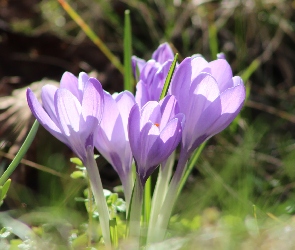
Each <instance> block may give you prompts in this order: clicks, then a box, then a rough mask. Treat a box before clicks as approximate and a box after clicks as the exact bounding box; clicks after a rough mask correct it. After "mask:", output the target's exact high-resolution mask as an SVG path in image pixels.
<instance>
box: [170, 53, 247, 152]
mask: <svg viewBox="0 0 295 250" xmlns="http://www.w3.org/2000/svg"><path fill="white" fill-rule="evenodd" d="M170 93H171V94H173V95H175V96H176V98H177V100H178V103H179V107H180V111H181V112H182V113H184V114H185V116H186V123H185V126H184V128H183V136H182V147H184V148H185V149H186V150H187V151H189V152H192V151H193V150H194V149H196V148H197V147H198V146H199V145H200V144H201V143H202V142H204V141H205V140H207V139H208V138H210V137H211V136H213V135H215V134H217V133H219V132H221V131H222V130H223V129H225V128H226V127H227V126H228V125H229V124H230V123H231V122H232V121H233V119H234V118H235V117H236V116H237V114H238V113H239V112H240V110H241V108H242V105H243V103H244V100H245V87H244V84H243V81H242V79H241V78H240V77H238V76H235V77H233V75H232V70H231V67H230V65H229V64H228V63H227V61H226V60H224V59H218V60H215V61H212V62H209V63H208V62H207V61H206V60H205V59H204V58H202V57H194V58H186V59H185V60H183V62H182V63H181V64H180V65H179V66H178V68H177V69H176V70H175V73H174V75H173V78H172V81H171V86H170Z"/></svg>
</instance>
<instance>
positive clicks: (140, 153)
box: [128, 95, 184, 185]
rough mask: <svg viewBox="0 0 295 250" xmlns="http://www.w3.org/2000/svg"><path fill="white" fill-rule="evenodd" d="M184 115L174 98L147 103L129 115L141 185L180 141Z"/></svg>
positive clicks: (131, 140) (129, 127) (167, 97)
mask: <svg viewBox="0 0 295 250" xmlns="http://www.w3.org/2000/svg"><path fill="white" fill-rule="evenodd" d="M183 123H184V115H183V114H182V113H179V107H178V105H177V101H176V99H175V97H174V96H171V95H170V96H166V97H165V98H164V99H162V100H161V101H160V102H159V103H158V102H156V101H150V102H148V103H146V105H144V107H143V108H142V109H141V110H140V108H139V106H138V105H137V104H136V105H134V106H133V108H132V109H131V112H130V115H129V123H128V132H129V140H130V146H131V150H132V153H133V156H134V159H135V162H136V170H137V174H138V176H139V178H140V181H141V183H142V184H143V185H144V183H145V182H146V180H147V178H148V177H149V176H150V175H151V174H152V172H153V171H154V170H155V169H156V167H157V166H158V165H159V164H160V163H161V162H163V161H164V160H166V159H167V158H168V157H169V155H170V154H171V153H172V152H173V151H174V150H175V148H176V147H177V145H178V144H179V142H180V140H181V134H182V126H183Z"/></svg>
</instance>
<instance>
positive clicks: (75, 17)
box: [58, 0, 124, 74]
mask: <svg viewBox="0 0 295 250" xmlns="http://www.w3.org/2000/svg"><path fill="white" fill-rule="evenodd" d="M58 2H59V3H60V5H61V6H62V7H63V8H64V10H65V11H66V12H67V13H68V14H69V16H70V17H71V18H72V19H73V20H74V21H75V22H76V23H77V24H78V25H79V26H80V28H81V29H82V30H83V31H84V32H85V34H86V35H87V36H88V37H89V38H90V40H91V41H92V42H93V43H94V44H95V45H96V46H97V47H98V48H99V49H100V50H101V51H102V53H104V55H105V56H106V57H107V58H108V59H109V60H110V61H111V62H112V64H113V65H114V66H115V67H116V68H117V69H118V70H119V71H120V72H121V73H122V74H124V67H123V65H122V64H121V63H120V61H119V59H118V58H117V57H116V56H115V55H114V54H113V53H112V52H111V51H110V50H109V49H108V47H107V46H106V45H105V44H104V42H103V41H102V40H101V39H100V38H99V37H98V36H97V35H96V34H95V33H94V32H93V30H92V29H91V28H90V27H89V26H88V25H87V24H86V23H85V22H84V20H83V19H82V18H81V17H80V16H79V14H78V13H77V12H76V11H75V10H74V9H73V8H72V7H71V6H70V5H69V4H68V3H67V2H66V1H65V0H58Z"/></svg>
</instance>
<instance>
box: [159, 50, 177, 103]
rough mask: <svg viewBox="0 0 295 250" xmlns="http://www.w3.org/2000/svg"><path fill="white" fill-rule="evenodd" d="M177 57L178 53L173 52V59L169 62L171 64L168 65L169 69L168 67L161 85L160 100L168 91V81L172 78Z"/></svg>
mask: <svg viewBox="0 0 295 250" xmlns="http://www.w3.org/2000/svg"><path fill="white" fill-rule="evenodd" d="M177 58H178V53H176V54H175V57H174V60H173V62H172V64H171V66H170V69H169V72H168V75H167V77H166V80H165V84H164V87H163V90H162V93H161V96H160V100H162V99H163V98H164V97H165V96H166V94H167V92H168V89H169V86H170V82H171V79H172V76H173V73H174V70H175V67H176V63H177Z"/></svg>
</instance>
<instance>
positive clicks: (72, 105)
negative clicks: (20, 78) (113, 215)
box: [27, 43, 245, 243]
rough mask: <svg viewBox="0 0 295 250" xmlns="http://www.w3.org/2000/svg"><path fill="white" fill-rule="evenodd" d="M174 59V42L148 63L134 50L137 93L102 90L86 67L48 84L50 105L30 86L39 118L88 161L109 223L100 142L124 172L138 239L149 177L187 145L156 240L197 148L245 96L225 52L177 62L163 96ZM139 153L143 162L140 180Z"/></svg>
mask: <svg viewBox="0 0 295 250" xmlns="http://www.w3.org/2000/svg"><path fill="white" fill-rule="evenodd" d="M173 58H174V55H173V52H172V50H171V48H170V46H169V45H168V44H167V43H165V44H162V45H161V46H160V47H159V48H158V49H157V50H156V51H155V52H154V54H153V58H152V59H151V60H149V61H147V62H146V61H144V60H142V59H139V58H136V57H133V59H132V62H133V70H134V74H135V76H136V78H138V80H139V81H138V83H137V86H136V88H137V91H136V94H135V96H134V95H133V94H132V93H130V92H128V91H124V92H122V93H119V94H114V95H110V94H109V93H107V92H106V91H103V90H102V87H101V84H100V83H99V81H97V80H96V79H94V78H90V77H88V75H87V74H85V73H80V75H79V78H76V77H75V76H73V75H72V74H70V73H65V74H64V75H63V77H62V79H61V83H60V88H59V89H57V88H56V87H53V86H49V85H47V86H45V87H43V89H42V104H43V106H41V104H40V103H39V102H38V100H37V98H36V97H35V96H34V94H33V93H32V91H31V90H30V89H28V91H27V99H28V104H29V107H30V109H31V111H32V113H33V114H34V116H35V117H36V119H37V120H38V121H39V122H40V123H41V124H42V125H43V126H44V127H45V128H46V129H47V130H48V131H49V132H50V133H51V134H52V135H53V136H55V137H56V138H57V139H59V140H60V141H62V142H63V143H65V144H66V145H68V146H69V147H70V148H71V149H72V150H73V151H74V152H75V153H76V154H77V155H78V156H79V157H80V158H81V160H82V161H83V163H84V165H85V166H86V169H87V171H88V173H89V178H90V182H91V187H92V191H93V193H94V197H95V199H96V202H97V206H98V207H99V208H100V211H99V213H100V218H101V217H103V216H104V217H106V218H105V219H102V218H101V224H103V225H102V227H103V228H108V226H109V224H108V223H109V222H108V218H109V217H108V214H107V211H106V210H107V206H106V204H105V200H104V201H103V195H102V184H101V180H100V177H99V172H98V170H97V166H96V165H95V161H94V160H93V149H94V147H96V148H97V150H98V151H99V152H100V153H101V154H102V155H103V156H104V157H105V158H106V159H107V160H108V161H109V162H110V164H111V165H112V166H113V167H114V169H115V170H116V171H117V173H118V175H119V177H120V179H121V182H122V184H123V188H124V193H125V198H126V201H127V205H128V206H129V204H131V207H130V211H131V212H130V235H131V236H132V237H135V238H137V237H139V231H140V217H141V216H140V215H141V210H142V209H141V204H142V195H143V190H144V187H145V183H146V181H147V179H148V178H149V176H150V175H151V174H152V173H153V171H154V170H155V169H156V168H157V167H158V166H159V165H160V164H162V166H165V165H166V163H167V159H168V157H169V156H170V155H171V154H172V152H173V151H174V150H175V149H176V148H177V146H178V145H180V155H179V159H178V164H177V167H176V171H175V173H174V175H173V177H172V179H171V181H170V184H169V183H168V184H169V186H168V184H167V192H166V191H165V192H162V195H160V196H161V202H158V204H157V209H156V210H155V211H156V212H155V211H154V213H152V218H151V221H150V227H149V230H148V235H147V241H148V243H152V242H155V241H158V240H161V239H163V238H164V236H165V231H166V228H167V225H168V222H169V218H170V215H171V212H172V208H173V205H174V203H175V199H176V197H177V196H176V193H177V192H178V188H179V184H180V181H181V178H182V176H183V174H184V172H185V170H186V164H187V161H188V159H189V158H190V156H191V155H192V153H193V152H194V150H195V149H196V148H197V147H198V146H200V144H201V143H203V142H204V141H205V140H207V139H209V138H210V137H211V136H213V135H215V134H217V133H219V132H220V131H222V130H223V129H225V128H226V127H227V126H228V125H229V124H230V123H231V122H232V121H233V119H234V118H235V117H236V116H237V114H238V113H239V112H240V110H241V108H242V105H243V102H244V99H245V88H244V85H243V81H242V80H241V78H240V77H237V76H235V77H233V75H232V70H231V67H230V66H229V64H228V63H227V61H226V60H225V59H223V57H222V56H220V57H219V58H220V59H217V60H215V61H212V62H207V61H206V60H205V59H204V58H203V57H201V56H195V57H188V58H185V59H184V60H183V61H182V62H181V63H180V64H179V65H177V67H176V69H175V72H174V74H173V77H172V80H171V85H170V88H169V91H168V95H167V96H166V97H165V98H163V99H162V100H159V98H160V95H161V91H162V88H163V85H164V82H165V79H166V76H167V73H168V71H169V67H170V65H171V63H172V61H173ZM132 159H134V160H135V166H136V180H135V185H134V179H133V177H132V171H131V167H132ZM172 160H173V158H172ZM167 180H168V181H169V178H166V181H167ZM133 186H134V191H133V196H132V188H133ZM160 188H161V187H159V189H160ZM98 189H101V190H98ZM165 190H166V189H165ZM156 193H157V192H155V194H156ZM131 196H132V202H130V201H131ZM160 196H158V195H157V196H156V197H160ZM155 203H157V201H155V202H153V204H155ZM103 237H104V240H105V242H106V243H109V241H110V239H109V233H108V232H107V229H105V230H103Z"/></svg>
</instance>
